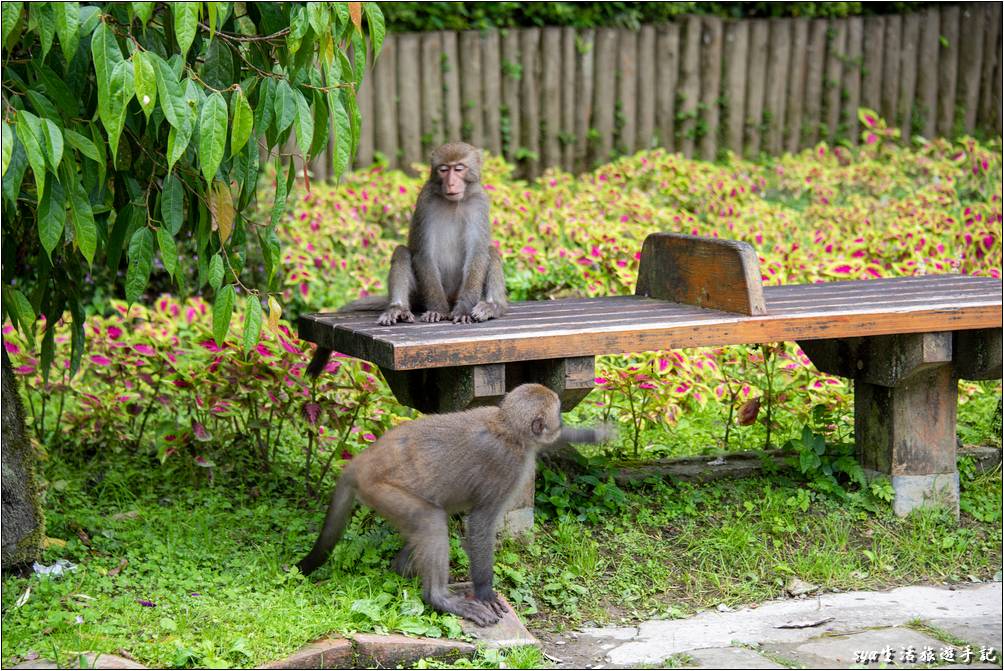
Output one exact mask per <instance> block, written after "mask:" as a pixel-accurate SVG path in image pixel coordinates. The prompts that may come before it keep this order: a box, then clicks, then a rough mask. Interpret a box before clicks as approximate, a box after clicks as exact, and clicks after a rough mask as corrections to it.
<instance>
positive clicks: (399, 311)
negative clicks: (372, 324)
mask: <svg viewBox="0 0 1004 671" xmlns="http://www.w3.org/2000/svg"><path fill="white" fill-rule="evenodd" d="M414 321H415V315H413V314H411V310H406V309H405V308H403V307H400V306H397V305H391V306H390V307H388V308H387V309H386V310H384V311H383V312H382V313H380V316H379V317H378V318H377V324H379V325H380V326H390V325H391V324H396V323H397V322H408V323H412V322H414Z"/></svg>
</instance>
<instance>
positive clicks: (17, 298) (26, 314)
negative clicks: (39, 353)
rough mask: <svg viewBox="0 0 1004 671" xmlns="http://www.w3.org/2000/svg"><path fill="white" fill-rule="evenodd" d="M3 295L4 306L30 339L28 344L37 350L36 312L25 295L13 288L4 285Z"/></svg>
mask: <svg viewBox="0 0 1004 671" xmlns="http://www.w3.org/2000/svg"><path fill="white" fill-rule="evenodd" d="M3 293H4V296H3V302H4V306H5V307H6V308H7V310H8V311H9V312H10V313H11V314H12V316H13V317H14V318H15V319H14V321H16V322H17V325H18V329H19V330H20V331H21V333H23V334H24V336H25V337H26V338H27V339H28V344H29V345H31V348H32V349H35V311H34V310H32V309H31V303H30V302H29V301H28V299H27V298H25V296H24V294H22V293H21V292H20V291H18V290H17V289H15V288H13V287H10V286H7V285H4V287H3ZM52 330H53V331H55V329H52Z"/></svg>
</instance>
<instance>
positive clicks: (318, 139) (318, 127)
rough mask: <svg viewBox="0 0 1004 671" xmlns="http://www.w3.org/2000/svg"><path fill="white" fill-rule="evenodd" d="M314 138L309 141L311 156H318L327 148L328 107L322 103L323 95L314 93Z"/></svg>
mask: <svg viewBox="0 0 1004 671" xmlns="http://www.w3.org/2000/svg"><path fill="white" fill-rule="evenodd" d="M313 114H314V137H313V138H312V139H311V140H310V152H309V154H310V155H311V156H320V155H321V154H322V153H323V152H324V151H325V150H326V149H327V148H328V124H329V123H330V121H329V120H328V118H329V117H328V106H327V104H326V103H325V102H324V94H323V93H321V92H320V91H315V92H314V105H313Z"/></svg>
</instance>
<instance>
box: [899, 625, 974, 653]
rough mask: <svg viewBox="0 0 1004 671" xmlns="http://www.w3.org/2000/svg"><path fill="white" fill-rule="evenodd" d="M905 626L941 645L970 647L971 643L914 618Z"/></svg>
mask: <svg viewBox="0 0 1004 671" xmlns="http://www.w3.org/2000/svg"><path fill="white" fill-rule="evenodd" d="M906 626H907V627H909V628H910V629H913V630H914V631H919V632H920V633H922V634H927V635H928V636H930V637H931V638H936V639H938V640H939V641H941V642H942V643H945V644H946V645H951V646H954V647H956V648H964V647H966V646H967V645H969V646H971V645H972V644H971V643H969V641H966V640H964V639H961V638H959V637H958V636H955V635H954V634H952V633H949V632H947V631H945V630H944V629H941V628H940V627H935V626H934V625H933V624H930V623H928V622H924V621H923V620H921V619H917V618H915V619H913V620H910V621H909V622H907V623H906ZM977 647H978V646H977Z"/></svg>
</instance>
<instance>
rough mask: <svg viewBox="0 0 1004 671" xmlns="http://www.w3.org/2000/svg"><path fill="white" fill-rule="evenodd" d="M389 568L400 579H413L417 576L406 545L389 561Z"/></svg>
mask: <svg viewBox="0 0 1004 671" xmlns="http://www.w3.org/2000/svg"><path fill="white" fill-rule="evenodd" d="M390 567H391V569H393V570H394V573H397V574H398V575H399V576H401V577H402V578H413V577H415V576H416V575H418V574H417V573H416V572H415V567H414V565H412V563H411V548H409V547H408V545H407V544H406V545H405V546H404V547H403V548H401V549H400V550H399V551H398V553H397V554H396V555H395V556H394V559H393V560H391V562H390Z"/></svg>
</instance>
